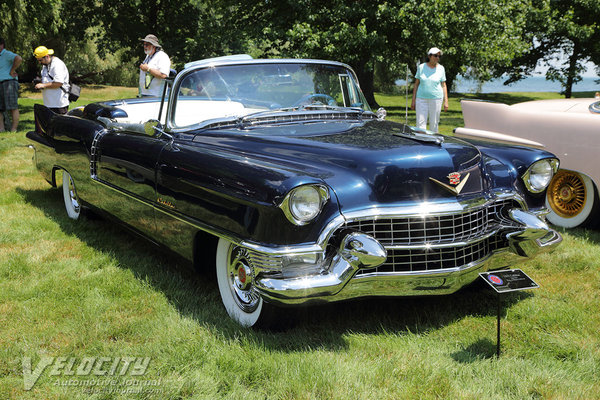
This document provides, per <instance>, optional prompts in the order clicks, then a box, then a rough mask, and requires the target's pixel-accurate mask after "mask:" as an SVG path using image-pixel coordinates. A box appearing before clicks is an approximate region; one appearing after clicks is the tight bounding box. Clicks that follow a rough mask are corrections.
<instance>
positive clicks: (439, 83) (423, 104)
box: [410, 47, 448, 132]
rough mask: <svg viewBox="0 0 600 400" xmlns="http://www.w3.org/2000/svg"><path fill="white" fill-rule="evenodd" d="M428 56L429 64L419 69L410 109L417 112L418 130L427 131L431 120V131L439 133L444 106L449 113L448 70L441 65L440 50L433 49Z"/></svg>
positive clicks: (420, 66) (422, 65) (424, 64)
mask: <svg viewBox="0 0 600 400" xmlns="http://www.w3.org/2000/svg"><path fill="white" fill-rule="evenodd" d="M427 55H428V60H427V62H426V63H423V64H421V65H419V67H418V68H417V73H416V75H415V87H414V89H413V97H412V103H411V106H410V108H411V109H413V110H416V111H417V128H422V129H427V118H429V130H430V131H433V132H438V125H439V123H440V112H441V110H442V104H443V106H444V111H448V88H447V87H446V70H445V69H444V67H443V66H442V65H441V64H440V58H441V57H442V51H441V50H440V49H438V48H437V47H432V48H431V49H429V51H428V52H427Z"/></svg>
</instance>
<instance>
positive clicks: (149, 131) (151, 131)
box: [144, 119, 163, 136]
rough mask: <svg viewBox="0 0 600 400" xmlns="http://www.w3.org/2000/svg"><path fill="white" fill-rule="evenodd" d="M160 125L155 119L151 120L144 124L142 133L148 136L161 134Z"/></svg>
mask: <svg viewBox="0 0 600 400" xmlns="http://www.w3.org/2000/svg"><path fill="white" fill-rule="evenodd" d="M162 129H163V127H162V125H161V123H160V121H158V120H157V119H151V120H149V121H146V122H145V123H144V132H145V133H146V135H148V136H154V135H155V134H156V132H160V133H162Z"/></svg>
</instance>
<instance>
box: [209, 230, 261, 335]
mask: <svg viewBox="0 0 600 400" xmlns="http://www.w3.org/2000/svg"><path fill="white" fill-rule="evenodd" d="M216 269H217V270H216V273H217V282H218V285H219V293H220V294H221V300H222V302H223V305H224V306H225V309H226V310H227V313H228V314H229V316H230V317H231V318H232V319H233V320H234V321H236V322H237V323H239V324H240V325H242V326H244V327H251V326H255V325H257V324H258V323H259V320H260V319H261V314H262V313H263V308H264V307H265V304H264V302H263V299H262V298H261V297H260V295H259V294H258V292H257V291H256V289H255V288H254V285H253V279H254V271H253V269H252V266H251V263H250V261H249V259H248V254H247V251H246V250H245V249H243V248H240V247H238V246H236V245H235V244H233V243H231V242H230V241H228V240H225V239H219V244H218V245H217V254H216Z"/></svg>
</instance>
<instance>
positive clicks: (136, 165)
mask: <svg viewBox="0 0 600 400" xmlns="http://www.w3.org/2000/svg"><path fill="white" fill-rule="evenodd" d="M168 143H169V141H168V139H166V138H158V137H155V136H148V135H146V134H144V133H141V132H132V131H114V130H113V131H109V132H108V133H106V134H105V135H103V136H102V137H101V138H100V139H99V141H98V143H97V149H96V151H97V160H98V161H97V167H96V168H97V169H96V174H97V180H98V181H99V182H101V183H102V184H104V186H105V187H106V188H107V190H105V193H104V195H103V196H101V197H102V198H100V199H97V201H96V203H97V204H100V207H101V208H102V209H104V210H105V211H107V212H109V213H110V214H112V215H113V216H115V217H117V218H118V219H120V220H121V221H123V222H125V223H126V224H128V225H129V226H131V227H132V228H134V229H135V230H138V231H140V232H141V233H144V234H145V235H148V236H153V235H154V233H155V231H156V221H155V214H154V205H155V204H156V199H157V198H156V164H157V161H158V157H159V155H160V153H161V151H162V149H163V148H164V147H165V146H166V145H167V144H168Z"/></svg>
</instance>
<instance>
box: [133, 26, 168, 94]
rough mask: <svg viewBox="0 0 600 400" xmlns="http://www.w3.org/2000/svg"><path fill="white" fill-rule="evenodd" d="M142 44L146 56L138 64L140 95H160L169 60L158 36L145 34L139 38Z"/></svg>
mask: <svg viewBox="0 0 600 400" xmlns="http://www.w3.org/2000/svg"><path fill="white" fill-rule="evenodd" d="M140 40H141V41H142V44H143V45H144V54H146V58H145V59H144V62H142V63H141V64H140V81H139V84H140V95H141V96H160V95H161V94H162V93H161V90H162V85H163V82H164V79H165V78H166V77H167V76H169V72H170V71H171V60H169V56H168V55H167V54H166V53H165V52H164V51H162V46H161V45H160V44H159V43H158V38H157V37H156V36H154V35H146V37H145V38H143V39H140Z"/></svg>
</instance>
